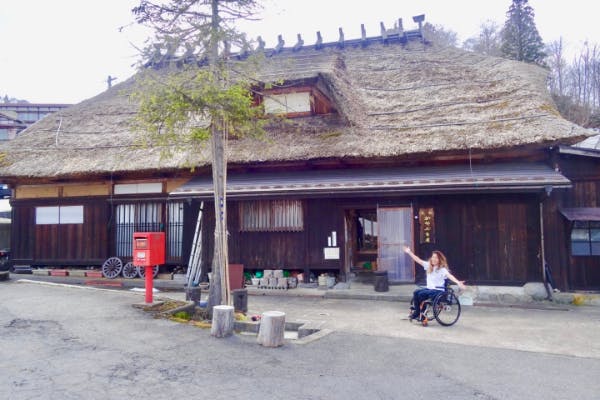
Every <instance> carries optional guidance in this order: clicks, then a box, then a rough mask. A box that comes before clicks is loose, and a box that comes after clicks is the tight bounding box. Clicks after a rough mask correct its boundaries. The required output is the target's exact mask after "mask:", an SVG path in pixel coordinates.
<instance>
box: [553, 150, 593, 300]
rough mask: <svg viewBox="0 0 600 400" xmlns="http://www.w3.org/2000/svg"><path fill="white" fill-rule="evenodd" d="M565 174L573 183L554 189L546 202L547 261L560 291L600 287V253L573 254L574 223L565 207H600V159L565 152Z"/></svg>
mask: <svg viewBox="0 0 600 400" xmlns="http://www.w3.org/2000/svg"><path fill="white" fill-rule="evenodd" d="M558 165H559V167H560V169H561V171H562V173H563V174H564V175H565V176H566V177H567V178H569V179H570V180H571V181H572V182H573V188H572V189H569V190H557V191H554V192H553V193H552V195H551V197H550V198H549V199H548V200H547V201H546V202H544V224H545V225H544V231H545V241H546V246H545V251H546V260H547V262H548V264H549V265H550V267H551V269H552V277H553V279H554V281H555V284H556V286H558V288H559V289H561V290H600V256H575V257H573V256H571V246H570V235H571V222H570V221H568V220H567V219H566V218H565V217H563V216H562V215H561V214H560V210H561V209H562V208H576V207H600V160H599V159H597V158H594V157H583V156H571V155H562V156H561V158H560V159H559V160H558Z"/></svg>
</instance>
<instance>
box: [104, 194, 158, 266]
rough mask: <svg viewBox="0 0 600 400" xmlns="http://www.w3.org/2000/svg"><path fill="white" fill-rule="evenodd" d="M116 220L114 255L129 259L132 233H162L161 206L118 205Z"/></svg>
mask: <svg viewBox="0 0 600 400" xmlns="http://www.w3.org/2000/svg"><path fill="white" fill-rule="evenodd" d="M116 220H117V225H116V238H115V239H116V253H117V254H116V255H117V257H131V252H132V240H133V232H160V231H162V229H161V228H162V227H163V226H162V204H160V203H136V204H119V205H118V206H117V209H116Z"/></svg>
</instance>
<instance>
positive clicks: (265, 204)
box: [239, 200, 304, 232]
mask: <svg viewBox="0 0 600 400" xmlns="http://www.w3.org/2000/svg"><path fill="white" fill-rule="evenodd" d="M239 204H240V206H239V211H240V231H242V232H278V231H279V232H300V231H302V230H304V214H303V211H302V202H301V201H300V200H260V201H245V202H241V203H239Z"/></svg>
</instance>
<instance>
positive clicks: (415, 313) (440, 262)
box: [404, 246, 465, 319]
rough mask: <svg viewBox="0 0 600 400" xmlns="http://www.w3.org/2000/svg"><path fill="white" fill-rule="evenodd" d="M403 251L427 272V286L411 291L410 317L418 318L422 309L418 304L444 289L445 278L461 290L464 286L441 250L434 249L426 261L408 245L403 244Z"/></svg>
mask: <svg viewBox="0 0 600 400" xmlns="http://www.w3.org/2000/svg"><path fill="white" fill-rule="evenodd" d="M404 252H405V253H406V254H408V255H409V256H410V258H412V259H413V260H414V261H415V262H416V263H417V264H420V265H421V266H422V267H423V269H424V270H425V271H426V272H427V287H426V288H423V289H417V290H415V291H414V293H413V304H414V308H413V309H412V310H411V315H410V316H409V318H410V319H419V317H420V315H421V312H422V311H423V310H419V308H420V305H421V304H423V302H424V301H426V300H427V299H433V298H434V297H435V296H436V295H437V294H439V293H440V291H444V288H445V280H446V279H449V280H451V281H452V282H454V283H456V284H457V285H458V287H459V288H460V289H461V290H463V289H464V288H465V284H464V281H459V280H458V279H456V278H455V277H454V275H452V274H451V273H450V271H449V270H448V261H447V260H446V256H444V254H443V253H442V252H441V251H438V250H434V251H433V252H432V253H431V257H429V260H427V261H425V260H422V259H421V258H419V257H417V256H416V255H415V254H414V253H413V252H412V250H411V249H410V247H408V246H404Z"/></svg>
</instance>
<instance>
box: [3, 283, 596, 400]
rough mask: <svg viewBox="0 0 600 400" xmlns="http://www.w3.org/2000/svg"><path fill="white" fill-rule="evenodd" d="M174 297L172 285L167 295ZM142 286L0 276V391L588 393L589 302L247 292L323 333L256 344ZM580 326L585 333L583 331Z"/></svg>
mask: <svg viewBox="0 0 600 400" xmlns="http://www.w3.org/2000/svg"><path fill="white" fill-rule="evenodd" d="M176 296H177V295H176ZM141 301H143V297H142V296H141V295H139V294H134V293H130V292H124V291H98V290H89V289H79V288H67V287H60V286H44V285H38V284H24V283H16V282H14V281H11V282H1V283H0V399H61V400H62V399H177V398H210V399H420V398H423V399H424V398H443V399H565V398H577V399H597V398H598V393H600V380H599V379H598V376H600V350H599V345H598V340H597V337H598V331H599V328H600V310H598V308H593V307H589V308H573V309H566V310H565V309H561V310H552V309H544V310H539V309H514V308H494V307H481V308H480V307H474V308H468V309H465V312H464V313H463V315H462V316H461V319H460V320H459V322H458V324H457V325H455V326H453V327H450V328H444V327H440V326H438V325H435V324H432V325H431V326H429V327H427V328H423V327H421V326H418V325H416V324H410V323H409V322H408V321H406V320H403V318H404V315H405V307H406V304H402V303H388V302H375V301H362V302H360V301H352V300H316V299H298V298H280V297H251V298H250V299H249V306H250V308H251V312H260V311H264V310H267V309H278V310H283V311H286V314H287V317H288V320H300V319H303V320H314V321H322V323H323V326H324V327H327V328H329V329H332V330H333V332H332V333H331V334H329V335H327V336H324V337H323V338H321V339H319V340H316V341H313V342H311V343H309V344H305V345H299V344H295V343H294V342H293V341H290V342H287V343H286V345H284V346H283V347H281V348H277V349H267V348H263V347H261V346H259V345H257V344H256V342H255V338H254V337H252V336H245V335H233V336H232V337H230V338H227V339H215V338H212V337H211V336H210V332H209V331H208V330H205V329H199V328H196V327H193V326H189V325H182V324H178V323H174V322H171V321H168V320H164V319H154V318H153V317H152V316H151V315H149V314H147V313H144V312H143V311H140V310H138V309H135V308H133V307H131V305H132V304H133V303H137V302H141ZM590 331H591V332H590Z"/></svg>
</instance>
